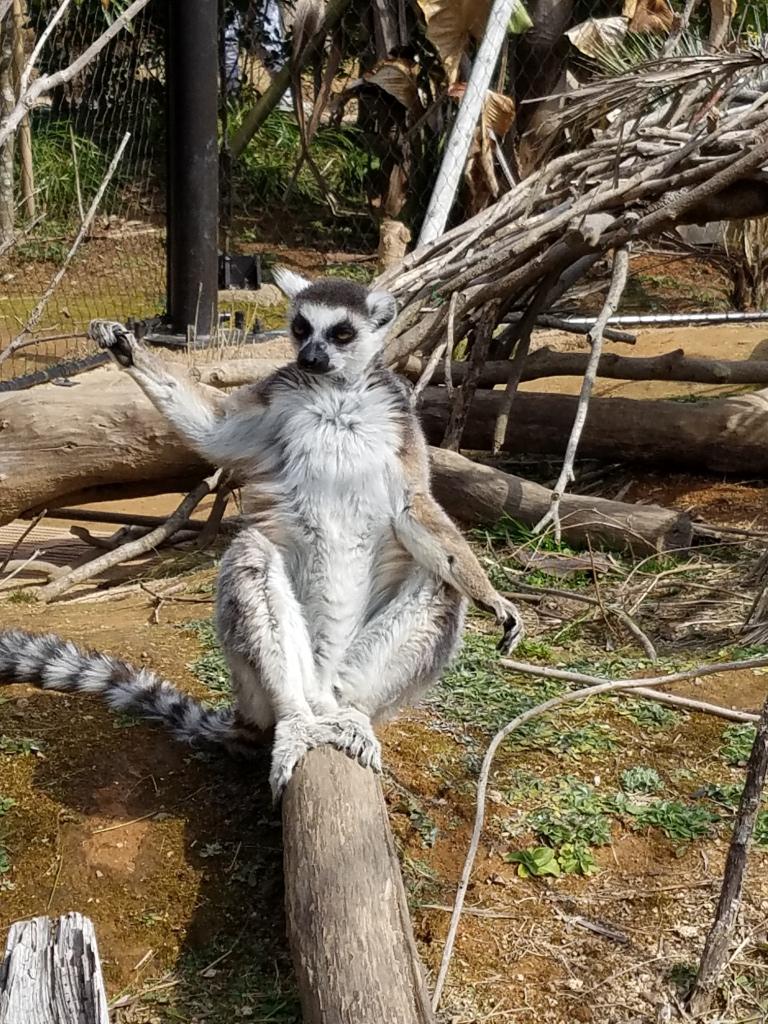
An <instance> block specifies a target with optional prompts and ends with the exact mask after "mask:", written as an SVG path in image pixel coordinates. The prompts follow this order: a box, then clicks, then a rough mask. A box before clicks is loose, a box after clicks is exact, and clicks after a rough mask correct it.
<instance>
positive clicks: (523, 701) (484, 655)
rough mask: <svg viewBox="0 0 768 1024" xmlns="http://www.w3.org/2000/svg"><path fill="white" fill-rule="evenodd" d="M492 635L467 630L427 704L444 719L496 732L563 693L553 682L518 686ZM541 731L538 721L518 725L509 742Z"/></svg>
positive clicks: (517, 678)
mask: <svg viewBox="0 0 768 1024" xmlns="http://www.w3.org/2000/svg"><path fill="white" fill-rule="evenodd" d="M496 643H497V637H496V636H495V635H493V636H492V635H489V634H486V633H479V632H476V631H475V630H472V629H469V630H467V632H466V633H465V635H464V645H463V647H462V650H461V653H460V654H459V657H458V658H457V659H456V661H455V662H454V663H453V665H452V666H451V667H450V669H449V670H448V671H447V672H446V673H445V674H444V676H443V678H442V680H441V682H440V684H439V685H438V686H437V687H435V689H434V690H433V691H432V692H431V694H430V696H429V698H428V700H429V701H430V702H431V703H433V704H434V705H436V706H437V707H439V709H440V712H441V714H444V715H446V716H447V717H449V718H453V719H454V720H458V721H460V722H464V723H467V724H470V725H476V726H478V727H479V728H483V729H492V730H494V731H495V730H496V729H498V728H499V727H500V726H502V725H504V723H505V722H508V721H510V720H511V719H513V718H515V717H516V716H517V715H519V714H522V712H523V711H527V710H528V709H529V708H532V707H535V706H536V705H537V704H540V703H542V701H545V700H547V699H548V698H549V697H552V696H555V695H556V694H558V693H562V691H563V687H562V686H561V684H560V683H558V682H556V681H553V680H536V681H534V682H529V681H527V680H526V681H525V683H523V684H521V683H519V682H518V680H519V677H515V676H512V675H510V674H509V672H508V671H507V670H506V669H505V668H504V667H503V665H501V664H500V661H499V652H498V651H497V650H496ZM543 728H544V723H542V722H541V721H535V722H532V723H531V724H530V725H529V726H523V727H522V728H521V729H519V730H518V731H517V732H515V734H514V736H513V737H512V738H511V740H510V742H513V741H514V740H515V739H516V740H517V741H528V740H529V739H530V737H532V736H535V735H537V733H538V732H539V731H540V730H541V729H543Z"/></svg>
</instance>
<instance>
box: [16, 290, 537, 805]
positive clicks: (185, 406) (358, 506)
mask: <svg viewBox="0 0 768 1024" xmlns="http://www.w3.org/2000/svg"><path fill="white" fill-rule="evenodd" d="M275 279H276V280H277V282H278V284H279V285H280V287H281V288H282V290H283V291H284V292H285V294H286V295H287V296H288V298H289V299H290V300H291V308H290V331H291V336H292V338H293V341H294V345H295V348H296V353H297V355H296V361H295V362H294V363H291V364H290V365H288V366H286V367H284V368H282V369H280V370H278V371H277V372H275V373H274V374H273V375H272V376H270V377H269V378H268V379H266V380H264V381H263V382H260V383H258V384H253V385H250V386H246V387H244V388H241V389H239V390H238V391H236V392H234V393H232V394H230V395H224V394H215V393H214V394H212V393H211V391H210V390H204V389H202V388H199V387H197V386H196V385H194V384H192V383H190V381H189V380H187V379H186V378H185V377H183V376H177V375H176V374H175V373H174V371H173V368H172V367H171V366H170V365H168V364H165V363H162V362H160V361H159V360H157V359H156V358H155V356H153V355H152V354H151V353H150V352H148V351H147V349H146V348H145V347H144V346H142V345H139V344H137V343H136V341H135V340H134V338H133V336H132V335H131V334H129V333H128V332H127V331H126V330H125V328H124V327H122V326H121V325H120V324H114V323H110V322H105V321H94V322H93V324H92V325H91V332H90V333H91V336H92V337H94V338H96V339H97V340H98V341H99V344H100V345H101V346H102V347H103V348H106V349H107V350H108V351H109V352H110V353H111V355H112V356H113V358H114V360H115V361H116V362H117V363H118V364H119V365H120V366H121V367H123V368H124V369H125V371H126V372H127V373H128V374H130V376H131V377H133V379H134V380H135V381H136V383H137V384H138V385H139V387H141V389H142V390H143V391H144V393H145V394H146V395H147V397H148V398H149V399H150V400H151V401H152V403H153V404H154V405H155V407H156V408H157V409H158V410H159V411H160V412H161V413H162V414H163V415H164V416H165V418H166V419H167V420H168V422H169V424H170V425H171V426H172V427H173V428H174V429H175V430H176V431H177V433H179V434H180V435H181V437H183V438H184V439H185V440H186V441H187V443H188V444H189V445H190V447H191V448H193V449H194V450H195V451H197V452H198V453H199V454H200V455H202V456H203V457H204V458H205V459H206V460H207V461H208V462H210V463H213V464H214V465H216V466H222V467H226V468H227V469H230V470H232V471H234V474H235V476H236V477H237V478H238V479H239V480H240V481H241V482H243V483H244V484H245V485H246V486H245V498H246V507H247V508H248V511H249V520H248V523H247V525H246V526H245V527H244V528H243V529H242V531H241V532H240V533H239V535H238V536H236V538H235V539H234V541H233V542H232V544H231V546H230V547H229V549H228V550H227V552H226V553H225V555H224V556H223V558H222V561H221V567H220V572H219V579H218V585H217V596H216V617H217V627H218V634H219V639H220V642H221V646H222V649H223V651H224V654H225V656H226V659H227V662H228V664H229V668H230V671H231V674H232V685H233V690H234V693H235V698H236V708H237V712H236V714H233V713H231V712H220V711H213V710H208V709H205V708H203V707H202V706H201V705H199V704H198V703H197V702H195V701H194V700H192V699H191V698H189V697H186V696H184V695H183V694H180V693H179V692H178V691H176V690H175V688H174V687H172V686H171V685H170V684H168V683H164V682H161V681H159V680H158V679H157V678H156V677H155V676H154V675H152V674H151V673H149V672H147V671H146V670H141V671H136V670H134V669H131V668H130V667H128V666H126V665H125V664H124V663H123V662H120V661H118V660H117V659H114V658H109V657H106V656H104V655H101V654H93V653H92V654H84V653H82V652H80V651H78V649H77V648H76V647H75V646H74V645H72V644H66V643H64V642H63V641H61V640H59V639H58V638H56V637H51V636H46V637H37V636H32V635H30V634H26V633H22V632H18V631H10V632H0V682H17V681H26V682H35V681H37V682H38V683H39V685H41V686H43V687H47V688H51V689H59V690H62V689H63V690H79V691H85V692H101V693H102V694H103V695H104V696H105V698H106V700H107V701H108V702H109V704H110V705H111V706H113V707H116V708H122V709H125V710H131V711H134V712H138V713H139V714H140V715H142V716H143V717H147V718H154V719H156V720H157V719H159V720H162V721H164V722H167V723H168V724H169V725H170V727H171V729H172V731H173V732H174V734H175V735H176V736H177V737H179V738H182V739H187V740H191V741H194V740H208V741H210V742H214V743H219V744H222V745H224V746H227V747H229V748H235V749H242V748H244V747H247V746H248V729H247V727H248V725H251V726H257V727H259V728H262V729H264V728H268V727H270V726H272V725H274V726H275V740H274V747H273V754H272V771H271V776H270V781H271V784H272V788H273V792H274V793H275V794H276V795H279V794H280V793H281V792H282V790H283V788H284V786H285V784H286V783H287V781H288V779H289V778H290V776H291V773H292V772H293V770H294V768H295V766H296V764H297V762H298V761H299V759H300V758H301V757H302V756H303V755H304V753H306V751H308V750H309V749H311V748H312V747H314V746H317V745H319V744H322V743H331V744H333V745H335V746H337V747H339V748H341V749H343V750H345V751H347V753H349V754H350V755H351V756H353V757H355V758H357V759H358V760H359V761H360V763H361V764H363V765H368V766H372V767H374V768H378V767H379V764H380V752H379V744H378V741H377V740H376V737H375V735H374V733H373V730H372V727H371V720H374V721H375V720H377V719H381V718H382V717H385V716H386V715H388V714H390V713H392V712H394V711H395V710H396V709H397V708H398V707H399V706H400V705H402V704H404V703H405V702H406V701H408V700H409V699H411V698H412V697H413V696H414V695H416V694H417V693H419V692H420V691H422V690H423V689H425V688H426V687H427V686H428V685H429V684H430V683H432V682H433V681H434V680H435V679H436V678H437V677H438V675H439V674H440V672H441V671H442V670H443V669H444V668H445V666H446V665H447V664H448V662H449V661H450V659H451V658H452V656H453V655H454V653H455V652H456V650H457V648H458V645H459V642H460V634H461V631H462V626H463V621H464V615H465V610H466V604H467V599H472V600H473V601H474V602H475V603H476V604H477V605H479V606H480V607H481V608H483V609H486V610H488V611H491V612H493V614H495V616H496V618H497V620H498V621H499V622H500V623H501V624H502V625H503V630H504V634H503V639H502V641H501V644H500V647H501V648H502V649H503V650H507V651H508V650H510V649H511V648H512V646H513V645H514V644H515V642H516V641H517V640H518V639H519V638H520V636H521V635H522V626H521V620H520V617H519V615H518V612H517V609H516V608H515V606H514V605H512V604H511V603H510V602H509V601H507V600H506V599H505V598H503V597H502V596H501V595H500V594H498V593H497V592H496V590H495V589H494V588H493V586H492V585H491V583H490V582H489V580H488V578H487V576H486V575H485V573H484V572H483V570H482V568H481V567H480V564H479V562H478V561H477V559H476V558H475V556H474V554H473V553H472V551H471V549H470V547H469V545H468V544H467V543H466V541H465V540H464V538H463V537H462V535H461V533H460V532H459V531H458V529H457V528H456V527H455V526H454V525H453V523H452V522H451V520H450V519H449V518H448V516H447V515H446V514H445V513H444V512H443V510H442V509H441V508H440V507H439V506H438V505H437V503H436V502H435V500H434V498H433V497H432V495H431V493H430V485H429V462H428V452H427V446H426V442H425V440H424V436H423V434H422V431H421V428H420V426H419V424H418V421H417V419H416V417H415V415H414V413H413V411H412V410H411V406H410V402H409V394H408V388H407V385H406V384H405V383H404V382H403V381H401V380H400V379H399V378H398V377H396V376H395V375H394V374H393V373H391V372H390V371H389V370H386V369H384V368H383V367H382V365H381V360H380V352H381V348H382V345H383V342H384V339H385V336H386V334H387V329H388V327H389V326H390V324H391V322H392V320H393V318H394V316H395V311H396V309H395V302H394V299H393V298H392V297H391V296H390V295H388V294H386V293H384V292H377V291H368V290H367V289H366V288H364V287H363V286H361V285H359V284H355V283H353V282H350V281H343V280H334V279H328V280H320V281H316V282H314V283H311V282H310V281H307V280H306V279H304V278H302V277H300V276H298V275H297V274H294V273H293V272H291V271H286V270H280V271H278V272H276V274H275Z"/></svg>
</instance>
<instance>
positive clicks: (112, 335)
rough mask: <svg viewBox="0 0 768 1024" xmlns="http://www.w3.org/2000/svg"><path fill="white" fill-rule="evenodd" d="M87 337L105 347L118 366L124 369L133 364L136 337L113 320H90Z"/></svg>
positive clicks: (100, 346)
mask: <svg viewBox="0 0 768 1024" xmlns="http://www.w3.org/2000/svg"><path fill="white" fill-rule="evenodd" d="M88 337H89V338H91V339H92V340H93V341H95V342H97V343H98V346H99V348H105V349H106V350H107V352H109V354H110V355H111V356H112V358H113V359H114V360H115V362H116V363H117V364H118V366H122V367H123V369H125V368H126V367H128V366H133V350H134V348H135V347H136V344H137V342H136V339H135V338H134V336H133V335H132V334H131V332H130V331H129V330H128V329H127V328H125V327H124V326H123V325H122V324H120V323H117V321H115V320H91V322H90V324H89V325H88Z"/></svg>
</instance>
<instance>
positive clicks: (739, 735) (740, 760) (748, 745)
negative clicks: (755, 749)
mask: <svg viewBox="0 0 768 1024" xmlns="http://www.w3.org/2000/svg"><path fill="white" fill-rule="evenodd" d="M756 735H757V730H756V729H755V727H754V725H749V724H747V723H745V724H744V725H727V726H726V727H725V729H723V736H722V739H723V742H722V746H721V747H720V756H721V757H722V758H723V760H724V761H725V762H726V764H731V765H735V766H736V767H741V766H742V765H745V764H746V763H747V761H748V760H749V755H750V753H751V752H752V745H753V744H754V742H755V736H756Z"/></svg>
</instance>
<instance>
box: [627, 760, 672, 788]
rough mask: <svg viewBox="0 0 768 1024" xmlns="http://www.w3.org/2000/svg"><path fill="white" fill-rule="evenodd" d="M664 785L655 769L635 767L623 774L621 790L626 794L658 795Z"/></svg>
mask: <svg viewBox="0 0 768 1024" xmlns="http://www.w3.org/2000/svg"><path fill="white" fill-rule="evenodd" d="M663 787H664V783H663V782H662V781H661V776H660V775H659V773H658V772H657V771H656V769H655V768H644V767H643V766H642V765H635V766H634V767H632V768H627V769H626V771H623V772H622V773H621V788H622V789H623V790H624V791H625V792H626V793H658V792H659V790H660V789H663Z"/></svg>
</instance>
